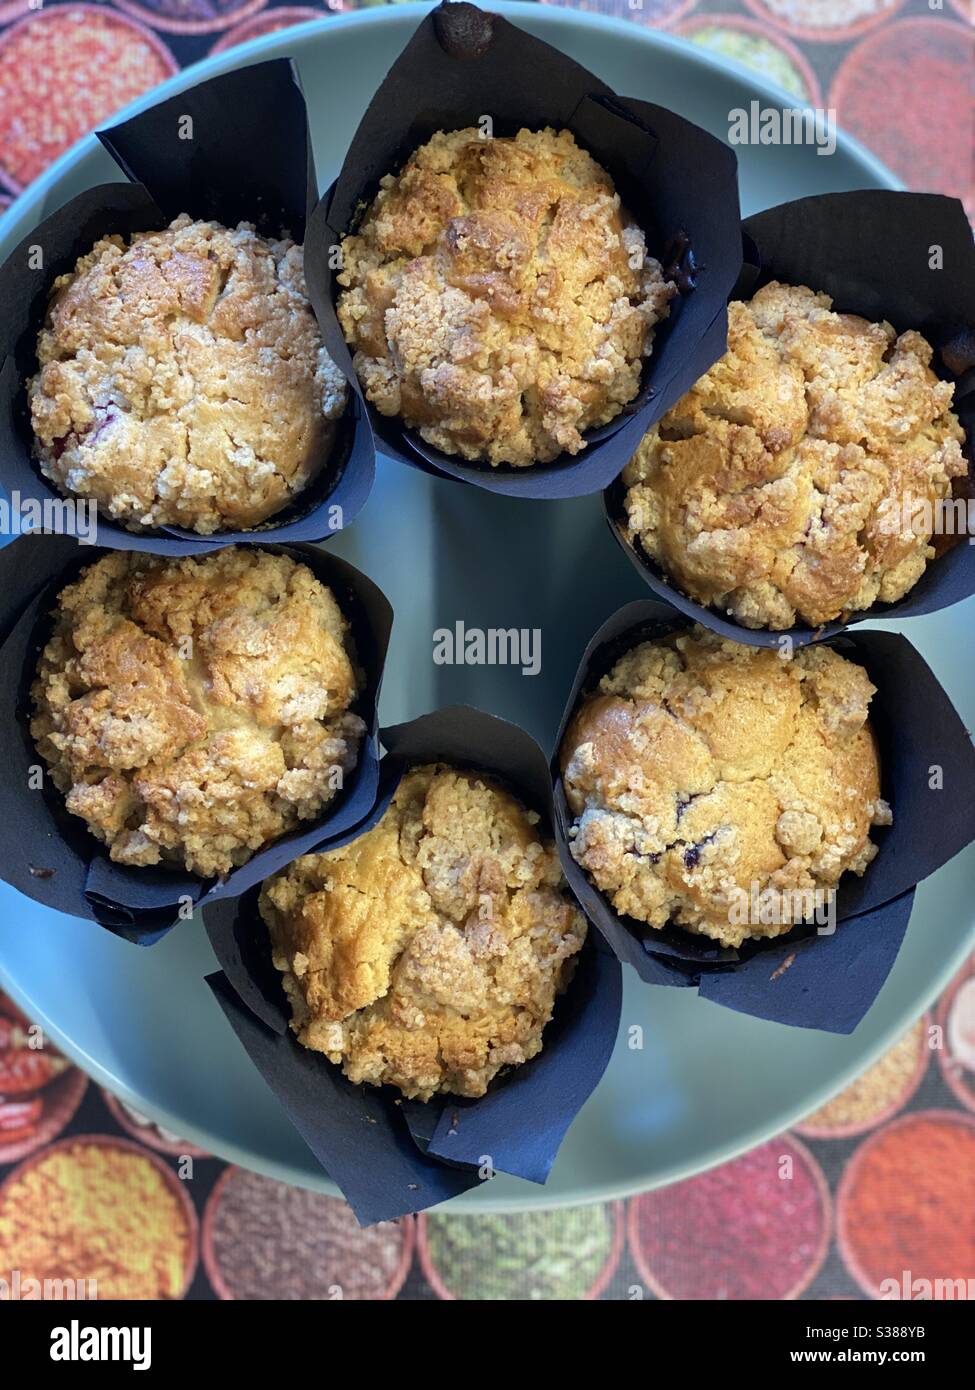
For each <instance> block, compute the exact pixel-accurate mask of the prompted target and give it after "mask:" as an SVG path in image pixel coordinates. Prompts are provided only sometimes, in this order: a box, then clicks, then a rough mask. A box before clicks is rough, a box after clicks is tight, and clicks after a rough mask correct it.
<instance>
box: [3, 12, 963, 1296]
mask: <svg viewBox="0 0 975 1390" xmlns="http://www.w3.org/2000/svg"><path fill="white" fill-rule="evenodd" d="M354 8H357V6H356V5H353V4H347V3H345V0H334V3H332V4H330V5H327V6H326V5H322V4H317V5H314V6H311V5H309V6H300V7H297V6H291V5H284V6H281V5H277V4H274V3H268V0H112V3H111V4H98V5H92V4H76V3H74V2H73V0H64V2H59V0H47V3H46V4H44V5H43V7H38V6H37V4H36V0H33V2H32V0H0V188H2V190H5V195H4V194H3V193H2V192H0V206H2V205H5V204H6V202H8V201H9V197H10V195H13V194H15V193H17V192H18V191H19V190H20V189H21V188H22V187H24V186H25V185H26V184H27V183H29V182H30V181H31V180H32V179H34V178H36V177H37V175H38V174H39V173H40V172H41V171H42V170H43V169H44V168H45V167H46V166H47V165H48V164H49V163H50V161H51V160H52V159H54V158H55V157H56V156H57V155H59V154H60V153H61V152H62V150H64V149H66V148H67V147H68V146H69V145H70V144H71V143H73V141H75V140H76V139H77V138H78V137H79V136H81V135H82V134H84V133H85V132H86V131H88V130H90V129H91V128H92V127H93V126H94V125H96V124H98V123H100V122H102V121H104V120H105V119H107V118H108V117H109V116H110V115H112V113H113V112H114V111H116V110H117V109H118V108H119V107H120V106H123V105H124V104H125V103H126V102H128V101H130V100H132V99H133V98H134V97H136V96H138V95H139V94H140V93H142V92H144V91H146V90H148V89H149V88H151V87H153V86H154V85H155V84H156V83H158V82H160V81H161V80H162V79H163V78H165V77H167V76H168V75H169V74H171V73H172V72H175V71H176V70H177V69H178V68H180V67H183V66H186V65H187V64H189V63H192V62H194V61H196V60H197V59H199V58H202V57H203V56H204V55H205V54H207V53H211V52H216V51H218V50H222V49H225V48H229V47H231V46H233V45H234V44H237V43H241V42H243V41H244V40H246V39H250V38H253V37H255V36H256V35H258V34H264V33H269V32H271V31H272V30H274V29H279V28H283V27H285V26H286V25H288V24H292V23H298V22H301V21H303V20H305V19H310V18H315V17H317V16H319V15H320V14H322V13H325V14H327V13H329V11H339V10H345V9H354ZM579 8H582V9H592V10H600V11H603V12H604V13H610V14H616V15H618V16H621V17H623V18H626V19H627V20H629V21H631V22H632V23H635V24H646V25H651V26H658V27H660V28H666V29H668V30H671V31H672V32H676V33H679V34H683V35H685V36H686V37H688V38H689V39H690V40H692V41H693V42H694V43H699V44H703V45H705V46H707V47H709V48H713V49H715V50H716V51H718V52H721V53H723V54H724V55H726V56H727V57H730V58H732V59H734V60H736V61H738V62H740V63H743V64H744V65H745V66H747V67H750V68H752V69H754V70H757V71H759V72H761V73H763V74H765V75H766V76H768V77H769V78H771V79H773V80H774V81H776V82H777V83H779V85H781V86H783V87H785V88H786V89H787V90H789V91H791V92H795V93H796V94H797V95H798V96H800V97H801V98H802V99H803V100H804V101H807V102H810V103H812V104H814V105H823V104H825V105H827V106H830V107H834V108H835V109H836V111H837V117H838V120H839V122H840V124H841V125H842V126H844V127H845V128H846V129H847V130H849V131H851V132H852V133H853V134H854V135H856V136H858V137H859V138H860V139H861V140H862V141H863V142H864V144H866V145H868V146H869V147H870V148H871V149H873V150H875V151H876V153H877V154H878V155H880V157H881V158H882V159H884V160H885V161H886V162H887V164H888V165H889V166H890V167H891V168H892V169H894V170H895V171H896V172H897V173H898V174H899V175H900V177H901V178H902V179H903V180H904V182H905V183H906V184H908V185H909V186H910V187H913V188H923V189H929V190H936V191H940V192H945V193H952V194H955V195H957V196H960V197H962V198H964V199H965V200H966V203H967V205H968V207H969V209H970V210H971V211H975V196H973V188H972V94H971V84H970V75H971V71H972V33H971V29H970V13H969V10H968V7H967V6H966V5H965V4H964V3H963V0H742V2H741V3H735V0H582V3H580V5H579ZM966 21H969V22H966ZM37 1044H42V1045H41V1046H38V1045H37ZM15 1270H16V1271H19V1277H20V1279H21V1280H25V1279H29V1278H32V1277H43V1276H44V1274H45V1273H50V1272H52V1271H53V1272H54V1273H60V1274H61V1275H66V1276H68V1277H73V1278H75V1279H95V1280H96V1282H97V1287H98V1289H99V1290H100V1291H101V1293H102V1294H103V1296H104V1295H108V1294H112V1293H114V1294H118V1295H122V1296H133V1297H143V1298H158V1297H180V1296H186V1297H188V1298H194V1299H195V1298H201V1299H206V1298H213V1297H224V1298H234V1297H236V1298H244V1299H251V1298H282V1297H284V1298H287V1297H291V1298H337V1297H344V1298H384V1297H394V1296H395V1297H399V1298H409V1299H429V1298H436V1297H440V1298H445V1297H447V1298H449V1297H459V1298H542V1299H561V1298H583V1297H602V1298H641V1297H643V1298H654V1297H661V1296H663V1297H676V1298H689V1297H703V1298H749V1297H764V1298H787V1297H796V1296H799V1297H802V1298H811V1299H824V1298H837V1299H850V1298H852V1299H858V1298H867V1297H877V1296H879V1295H880V1294H885V1295H887V1296H891V1294H893V1293H894V1292H895V1289H894V1288H893V1286H892V1285H890V1284H889V1283H888V1284H885V1283H884V1282H883V1281H884V1280H890V1279H893V1280H895V1281H898V1283H899V1285H900V1287H899V1289H897V1290H896V1292H899V1293H900V1295H901V1296H910V1294H911V1293H912V1292H913V1293H914V1294H915V1295H916V1294H919V1293H920V1294H925V1293H928V1294H934V1295H935V1296H954V1297H958V1296H965V1294H967V1296H969V1297H972V1296H975V956H973V957H972V959H971V960H970V961H969V963H968V965H967V966H966V967H965V968H964V969H963V971H962V972H961V974H960V975H959V976H958V978H957V979H956V980H955V982H954V983H953V984H952V986H951V987H950V988H949V989H948V991H947V992H946V993H945V995H944V996H943V997H942V999H941V1000H940V1001H939V1003H938V1005H937V1007H936V1009H935V1010H934V1011H933V1013H932V1014H931V1015H929V1016H927V1017H925V1018H923V1019H921V1020H919V1021H918V1022H917V1023H916V1024H915V1026H914V1027H913V1028H912V1029H911V1030H910V1031H909V1032H908V1033H907V1034H905V1036H904V1037H903V1038H902V1039H901V1040H900V1041H899V1042H898V1043H897V1044H896V1045H895V1046H894V1047H893V1048H892V1049H891V1050H890V1052H888V1053H887V1054H886V1056H885V1057H884V1058H883V1059H882V1060H881V1061H880V1062H878V1063H877V1064H876V1065H875V1066H874V1067H872V1068H871V1069H870V1070H869V1071H868V1072H866V1073H865V1074H864V1076H862V1077H861V1078H860V1079H859V1080H858V1081H857V1082H855V1083H854V1084H853V1085H852V1086H851V1087H850V1088H849V1089H848V1090H846V1091H844V1092H843V1093H842V1094H841V1095H840V1096H838V1097H837V1098H836V1099H835V1100H833V1101H832V1102H830V1103H829V1104H828V1105H827V1106H826V1107H825V1108H824V1109H822V1110H820V1111H818V1112H817V1113H816V1114H814V1115H811V1116H809V1117H808V1118H807V1119H806V1121H805V1122H804V1123H803V1124H802V1125H800V1126H798V1127H797V1129H796V1131H795V1132H793V1133H789V1134H784V1135H781V1136H780V1137H779V1138H778V1139H775V1140H773V1141H771V1142H769V1143H768V1144H765V1145H763V1146H762V1147H761V1148H759V1149H756V1150H754V1151H753V1152H752V1153H751V1154H748V1155H746V1156H745V1157H743V1158H740V1159H737V1160H736V1161H735V1162H733V1163H729V1164H726V1165H725V1166H724V1167H722V1168H719V1169H716V1170H714V1171H712V1172H711V1173H708V1174H706V1175H704V1176H703V1177H700V1178H695V1179H692V1180H690V1181H689V1182H686V1183H682V1184H680V1185H679V1186H678V1187H671V1188H667V1189H665V1190H664V1191H662V1192H659V1193H653V1194H647V1195H645V1196H642V1197H636V1198H633V1199H632V1200H630V1201H629V1202H626V1203H621V1204H607V1205H603V1206H593V1207H585V1208H579V1209H576V1210H573V1211H563V1212H551V1213H539V1214H535V1215H522V1216H513V1217H481V1218H474V1217H471V1218H465V1217H460V1216H441V1215H435V1216H431V1217H428V1218H421V1219H420V1220H419V1221H414V1220H412V1219H411V1220H408V1221H403V1222H400V1223H397V1224H394V1225H388V1226H382V1227H378V1228H375V1229H374V1230H372V1231H366V1232H363V1231H359V1230H358V1229H357V1228H356V1227H355V1224H354V1222H353V1221H352V1218H351V1216H350V1215H349V1213H348V1209H347V1208H346V1207H345V1205H344V1203H342V1202H339V1201H337V1200H333V1199H332V1198H328V1197H321V1196H315V1195H313V1194H310V1193H307V1192H301V1191H298V1190H297V1189H291V1188H286V1187H283V1186H281V1185H280V1184H277V1183H273V1182H270V1181H268V1180H266V1179H263V1178H258V1177H256V1176H254V1175H253V1174H249V1173H246V1172H244V1171H243V1170H241V1169H237V1168H233V1167H228V1166H227V1165H226V1164H224V1163H222V1162H220V1161H218V1160H217V1159H214V1158H211V1157H209V1156H208V1155H205V1154H201V1153H200V1152H198V1151H196V1150H194V1149H193V1148H192V1147H191V1146H190V1145H188V1144H186V1143H184V1142H182V1141H181V1140H180V1139H179V1137H178V1136H175V1135H169V1134H164V1133H161V1132H160V1131H159V1130H158V1129H157V1128H156V1127H155V1126H154V1125H152V1124H150V1123H149V1122H147V1121H146V1120H145V1119H144V1118H143V1117H141V1116H139V1115H136V1114H134V1113H133V1112H131V1111H128V1110H127V1109H125V1108H124V1107H123V1106H121V1105H120V1104H119V1102H118V1101H116V1100H115V1099H114V1097H112V1096H110V1095H108V1094H107V1093H105V1092H103V1091H100V1090H99V1089H98V1088H97V1087H96V1086H95V1085H94V1084H93V1083H90V1082H89V1081H88V1080H87V1078H86V1077H85V1076H84V1075H83V1074H82V1073H81V1072H79V1071H78V1070H77V1069H76V1068H74V1067H71V1066H69V1065H68V1064H67V1063H66V1062H65V1061H63V1059H61V1058H59V1057H58V1056H57V1054H56V1052H55V1051H54V1049H53V1048H52V1047H51V1046H50V1045H49V1044H46V1045H45V1040H44V1039H43V1038H41V1037H39V1036H37V1034H36V1032H34V1031H32V1030H31V1027H30V1025H29V1021H28V1020H26V1019H23V1018H22V1017H19V1016H18V1014H17V1011H16V1009H15V1008H14V1007H13V1006H12V1005H10V1004H9V1002H6V1001H4V1000H3V997H2V996H0V1296H2V1294H3V1292H4V1286H3V1282H2V1281H4V1280H7V1281H8V1283H9V1282H10V1280H11V1279H12V1277H13V1271H15ZM905 1280H910V1281H913V1284H912V1287H910V1288H908V1287H906V1286H905V1284H904V1281H905ZM949 1281H950V1282H949ZM958 1281H966V1282H965V1283H961V1282H958ZM77 1291H78V1292H84V1290H77ZM89 1292H90V1290H89Z"/></svg>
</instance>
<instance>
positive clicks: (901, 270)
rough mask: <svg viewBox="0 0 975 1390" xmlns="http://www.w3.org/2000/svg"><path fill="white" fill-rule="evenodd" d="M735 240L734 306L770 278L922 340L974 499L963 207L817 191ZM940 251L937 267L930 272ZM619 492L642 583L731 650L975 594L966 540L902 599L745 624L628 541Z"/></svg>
mask: <svg viewBox="0 0 975 1390" xmlns="http://www.w3.org/2000/svg"><path fill="white" fill-rule="evenodd" d="M742 233H743V242H744V263H743V266H742V270H741V274H740V275H739V277H738V283H737V284H736V285H735V288H734V291H733V293H732V295H731V298H732V299H750V298H751V296H752V295H753V294H754V293H755V291H756V290H758V289H760V288H761V287H762V285H765V284H768V282H769V281H770V280H781V281H782V282H783V283H785V284H790V285H806V286H808V287H809V288H810V289H813V290H820V291H825V292H826V293H827V294H829V295H831V296H832V298H833V300H834V304H833V307H834V309H835V310H836V311H837V312H838V313H849V314H860V315H862V316H863V317H864V318H868V319H870V320H871V321H872V322H875V323H876V322H880V321H882V320H883V319H887V320H888V321H889V322H890V323H892V324H893V326H894V328H895V329H896V330H897V332H898V333H903V332H905V331H906V330H907V329H910V328H914V329H917V331H918V332H920V333H922V334H923V335H924V337H925V338H927V339H928V341H929V342H930V343H931V344H932V345H933V346H934V348H935V355H934V358H933V360H932V364H931V365H932V368H933V370H935V371H936V372H937V373H938V374H939V375H940V376H941V377H943V378H944V379H945V380H948V381H954V382H955V383H956V384H955V400H954V403H953V405H952V410H953V411H954V413H955V414H956V415H957V416H958V418H959V420H960V422H961V425H962V427H963V429H964V430H965V434H966V442H965V445H964V446H963V448H964V453H965V457H966V458H967V459H968V464H969V478H968V482H967V487H965V488H964V495H965V496H966V497H975V472H973V470H975V245H973V243H972V230H971V227H970V225H969V222H968V218H967V217H966V215H965V209H964V207H963V206H962V204H961V203H960V202H959V201H958V200H957V199H956V198H945V197H942V196H940V195H939V194H934V193H894V192H890V191H886V190H879V189H863V190H859V191H856V192H852V193H821V194H817V195H815V196H814V197H811V198H800V199H798V200H797V201H796V202H793V203H782V204H780V205H779V206H778V207H774V208H769V209H768V210H767V211H765V212H759V213H756V214H755V215H754V216H753V217H749V218H747V219H746V220H745V221H744V222H743V223H742ZM938 247H940V248H941V253H942V268H941V269H932V268H931V266H930V261H931V259H932V257H933V256H934V255H935V249H936V248H938ZM668 408H669V407H668ZM657 418H659V417H657ZM637 442H639V441H637ZM635 447H636V446H635V445H634V451H635ZM964 481H965V480H962V482H964ZM625 492H626V489H625V487H624V485H623V481H622V478H617V479H616V480H615V481H614V482H612V483H611V484H610V485H609V487H608V488H606V490H605V492H604V494H603V498H604V503H605V508H606V516H607V520H608V521H609V525H610V528H611V530H612V532H613V534H614V536H615V537H616V539H617V541H618V542H619V544H620V545H621V546H622V548H623V550H624V551H625V552H626V554H627V555H628V556H629V558H630V560H631V561H632V563H633V564H634V566H635V567H636V569H637V571H638V572H639V574H640V576H641V578H642V579H643V580H644V582H645V583H646V584H647V585H649V587H650V588H651V589H652V590H653V592H654V593H655V594H657V595H659V597H660V598H662V599H664V600H665V602H667V603H669V604H670V605H671V606H672V607H674V608H677V609H678V610H679V611H680V612H681V613H684V614H686V615H687V616H688V617H689V618H693V619H694V620H695V621H696V622H699V623H701V625H702V626H703V627H707V628H710V629H711V631H712V632H719V633H720V634H721V635H722V636H723V637H730V638H731V639H732V641H735V642H746V643H748V644H749V645H750V646H755V647H775V646H779V645H781V644H782V642H783V640H784V639H788V640H789V641H791V642H792V644H793V646H804V645H805V644H806V643H808V642H813V641H818V640H819V639H820V638H823V637H832V636H835V634H836V633H838V632H842V631H844V630H845V629H846V628H848V627H850V626H852V625H853V624H855V623H862V622H864V621H865V620H867V619H870V618H878V619H881V618H882V619H886V618H912V617H917V616H919V615H920V614H922V613H934V612H937V610H938V609H940V608H948V607H950V606H951V604H953V603H958V602H959V601H960V600H961V599H964V598H968V597H969V596H970V595H971V594H973V593H975V546H973V545H970V544H968V543H967V541H968V537H967V535H966V536H962V537H961V538H960V539H959V540H958V542H957V543H956V544H954V545H952V546H950V547H949V548H947V549H945V550H944V552H943V553H941V554H940V555H937V556H936V557H935V558H934V559H933V560H932V561H931V562H930V563H929V564H928V566H927V568H926V570H925V571H924V573H923V575H922V576H921V578H920V579H919V580H918V582H917V583H916V584H915V585H914V587H913V588H912V589H911V590H910V591H909V592H908V593H907V594H905V595H904V597H903V598H902V599H899V600H898V602H897V603H875V604H874V605H873V606H872V607H871V608H869V609H866V610H864V611H863V612H858V613H852V614H850V616H849V617H848V618H847V619H846V621H845V622H844V621H840V620H837V621H835V622H832V623H827V624H825V625H824V626H823V627H820V628H811V627H809V626H808V625H807V624H805V623H799V624H796V625H795V626H793V627H791V628H784V629H779V630H771V629H764V628H763V629H760V630H756V629H754V628H748V627H745V626H743V625H742V624H741V623H739V622H737V620H736V619H734V618H732V617H730V616H728V615H727V614H725V613H722V612H720V611H719V610H718V609H716V608H708V607H705V606H704V605H702V604H699V603H696V602H695V601H694V600H693V599H691V598H688V597H687V595H686V594H684V593H682V592H681V590H680V589H679V588H678V587H677V584H676V581H674V582H672V581H671V580H670V579H669V578H668V576H667V575H666V574H665V572H664V570H663V568H662V567H661V566H660V565H658V564H657V563H656V562H655V561H654V560H652V559H650V557H649V556H648V555H647V554H646V553H645V552H644V551H643V549H642V548H641V547H640V545H639V543H636V544H633V543H631V542H630V541H629V540H628V539H627V537H626V508H625V505H624V497H625ZM956 495H957V493H956Z"/></svg>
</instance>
